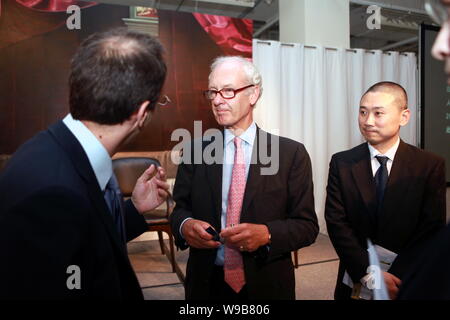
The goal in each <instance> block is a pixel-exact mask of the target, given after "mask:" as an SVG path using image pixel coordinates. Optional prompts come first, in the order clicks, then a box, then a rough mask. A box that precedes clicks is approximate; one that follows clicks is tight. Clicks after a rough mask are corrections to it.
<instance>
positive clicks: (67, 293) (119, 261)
mask: <svg viewBox="0 0 450 320" xmlns="http://www.w3.org/2000/svg"><path fill="white" fill-rule="evenodd" d="M0 195H1V197H2V200H1V201H0V261H1V263H0V299H70V298H106V299H110V298H111V299H142V292H141V290H140V287H139V284H138V282H137V279H136V276H135V274H134V272H133V269H132V267H131V265H130V262H129V260H128V257H127V254H126V250H125V246H124V245H123V243H121V241H120V239H119V235H118V233H117V231H116V229H115V227H114V224H113V220H112V218H111V215H110V213H109V211H108V208H107V205H106V203H105V200H104V198H103V193H102V191H101V190H100V187H99V185H98V182H97V180H96V177H95V174H94V171H93V170H92V168H91V166H90V164H89V160H88V158H87V156H86V154H85V152H84V150H83V149H82V147H81V145H80V144H79V142H78V140H76V138H75V137H74V135H73V134H72V133H71V132H70V131H69V130H68V129H67V127H66V126H65V125H64V124H63V122H62V121H60V122H57V123H56V124H54V125H53V126H51V127H50V128H49V129H48V130H47V131H44V132H41V133H39V134H37V135H36V136H35V137H33V138H32V139H31V140H29V141H28V142H26V143H25V144H24V145H22V146H21V147H20V148H19V149H18V150H17V152H16V153H15V154H14V156H13V157H12V158H11V159H10V161H9V162H8V164H7V166H6V168H5V169H4V171H3V172H2V174H1V176H0ZM125 211H126V215H125V217H126V218H125V223H126V231H127V238H128V240H130V239H133V238H134V237H136V236H138V235H139V234H141V233H142V232H144V231H146V224H145V220H144V218H143V217H142V216H141V215H139V213H138V212H137V211H136V209H135V208H134V206H133V205H132V203H131V202H127V203H125ZM71 265H76V266H78V267H79V268H80V270H81V289H80V290H77V289H73V290H69V289H68V288H67V285H66V282H67V280H68V278H69V277H70V276H71V275H73V272H71V273H67V268H68V267H69V266H71ZM69 282H70V281H69Z"/></svg>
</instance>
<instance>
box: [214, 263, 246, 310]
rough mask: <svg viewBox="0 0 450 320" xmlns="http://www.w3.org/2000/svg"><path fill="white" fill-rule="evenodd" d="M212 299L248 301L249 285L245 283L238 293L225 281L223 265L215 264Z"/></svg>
mask: <svg viewBox="0 0 450 320" xmlns="http://www.w3.org/2000/svg"><path fill="white" fill-rule="evenodd" d="M210 297H211V299H212V300H232V301H246V300H248V291H247V285H244V286H243V287H242V289H241V291H239V292H238V293H236V292H235V291H234V290H233V289H231V287H230V286H229V285H228V284H227V283H226V282H225V276H224V272H223V267H221V266H214V269H213V273H212V277H211V295H210Z"/></svg>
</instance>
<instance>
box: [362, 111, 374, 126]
mask: <svg viewBox="0 0 450 320" xmlns="http://www.w3.org/2000/svg"><path fill="white" fill-rule="evenodd" d="M364 123H365V124H366V125H368V126H373V125H374V124H375V117H374V116H373V114H371V113H369V114H368V115H367V116H366V119H365V121H364Z"/></svg>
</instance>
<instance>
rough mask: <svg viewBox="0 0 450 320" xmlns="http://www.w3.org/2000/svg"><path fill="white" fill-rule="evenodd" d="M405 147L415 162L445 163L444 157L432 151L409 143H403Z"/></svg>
mask: <svg viewBox="0 0 450 320" xmlns="http://www.w3.org/2000/svg"><path fill="white" fill-rule="evenodd" d="M405 149H406V150H407V152H408V153H410V154H411V157H412V159H414V161H415V162H425V163H430V162H433V163H445V159H444V158H443V157H441V156H439V155H437V154H435V153H433V152H430V151H427V150H423V149H420V148H417V147H416V146H413V145H411V144H408V143H405Z"/></svg>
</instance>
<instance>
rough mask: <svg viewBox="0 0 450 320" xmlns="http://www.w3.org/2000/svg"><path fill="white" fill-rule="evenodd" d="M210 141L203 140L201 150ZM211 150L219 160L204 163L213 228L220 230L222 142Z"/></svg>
mask: <svg viewBox="0 0 450 320" xmlns="http://www.w3.org/2000/svg"><path fill="white" fill-rule="evenodd" d="M222 141H223V130H222ZM210 143H213V141H211V142H209V141H206V142H204V143H203V147H202V151H203V150H204V148H205V147H206V146H207V145H209V144H210ZM212 152H213V154H212V156H213V157H214V158H215V157H216V156H217V160H219V159H220V161H219V162H217V161H215V162H214V163H212V164H210V165H205V167H206V176H207V180H208V183H209V186H210V189H211V190H212V195H213V201H214V208H215V214H214V220H215V225H214V228H215V229H216V230H220V229H221V219H220V218H221V215H222V170H223V165H222V162H223V152H224V144H223V143H222V149H221V150H217V149H213V151H212ZM217 152H219V154H217Z"/></svg>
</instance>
